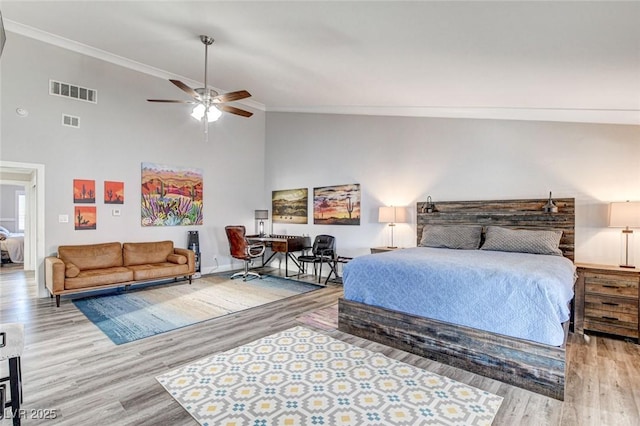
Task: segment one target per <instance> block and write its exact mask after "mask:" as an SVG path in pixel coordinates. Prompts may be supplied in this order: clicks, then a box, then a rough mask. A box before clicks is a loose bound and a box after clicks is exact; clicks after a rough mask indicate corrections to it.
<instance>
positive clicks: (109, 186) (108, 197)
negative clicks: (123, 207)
mask: <svg viewBox="0 0 640 426" xmlns="http://www.w3.org/2000/svg"><path fill="white" fill-rule="evenodd" d="M104 203H105V204H124V182H111V181H108V180H105V181H104Z"/></svg>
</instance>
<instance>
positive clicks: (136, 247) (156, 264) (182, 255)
mask: <svg viewBox="0 0 640 426" xmlns="http://www.w3.org/2000/svg"><path fill="white" fill-rule="evenodd" d="M194 272H195V254H194V253H193V251H192V250H188V249H182V248H175V247H173V241H158V242H144V243H124V244H120V243H118V242H114V243H104V244H87V245H77V246H60V247H58V256H57V257H56V256H50V257H47V258H45V285H46V287H47V289H48V290H49V293H50V294H51V297H53V296H55V297H56V306H58V307H59V306H60V296H61V295H63V294H71V293H80V292H83V291H90V290H96V289H103V288H109V287H120V286H125V287H128V286H130V285H131V284H137V283H140V282H147V281H156V280H162V279H168V278H176V279H177V278H178V277H185V278H188V279H189V284H191V278H192V276H193V274H194Z"/></svg>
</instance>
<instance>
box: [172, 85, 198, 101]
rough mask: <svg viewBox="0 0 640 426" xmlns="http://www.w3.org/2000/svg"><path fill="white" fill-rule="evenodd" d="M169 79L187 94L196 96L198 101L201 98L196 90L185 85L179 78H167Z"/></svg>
mask: <svg viewBox="0 0 640 426" xmlns="http://www.w3.org/2000/svg"><path fill="white" fill-rule="evenodd" d="M169 81H170V82H172V83H173V84H175V85H176V86H178V87H179V88H180V89H182V90H183V91H184V92H186V93H187V94H189V95H191V96H193V97H194V98H196V99H197V100H199V101H200V100H201V98H200V95H199V94H198V92H196V91H195V90H193V89H192V88H191V87H189V86H187V85H186V84H184V83H183V82H181V81H180V80H169Z"/></svg>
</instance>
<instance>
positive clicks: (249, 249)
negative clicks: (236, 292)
mask: <svg viewBox="0 0 640 426" xmlns="http://www.w3.org/2000/svg"><path fill="white" fill-rule="evenodd" d="M224 230H225V232H226V233H227V239H228V240H229V251H230V253H231V256H232V257H234V258H236V259H240V260H243V261H244V271H242V272H236V273H235V274H233V275H232V276H231V279H234V278H237V277H242V281H246V280H247V276H249V275H253V276H255V277H257V278H262V276H261V275H260V274H258V273H257V272H250V271H249V264H251V263H252V262H253V259H255V258H256V257H260V256H262V255H263V254H264V251H265V249H266V246H265V245H264V243H256V244H251V243H249V241H248V240H247V238H246V229H245V227H244V226H243V225H234V226H225V227H224Z"/></svg>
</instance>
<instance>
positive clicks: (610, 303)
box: [602, 302, 619, 306]
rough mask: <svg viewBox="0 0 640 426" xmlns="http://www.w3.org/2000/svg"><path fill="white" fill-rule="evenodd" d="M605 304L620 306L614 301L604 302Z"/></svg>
mask: <svg viewBox="0 0 640 426" xmlns="http://www.w3.org/2000/svg"><path fill="white" fill-rule="evenodd" d="M602 304H603V305H609V306H618V305H619V304H618V303H612V302H602Z"/></svg>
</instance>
